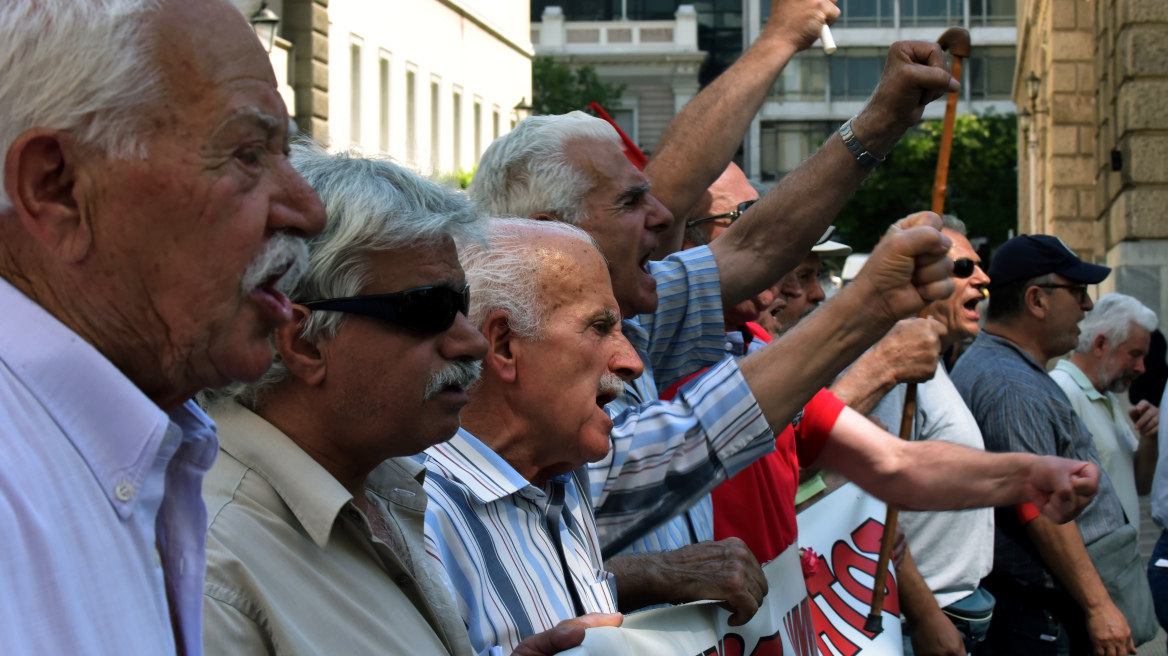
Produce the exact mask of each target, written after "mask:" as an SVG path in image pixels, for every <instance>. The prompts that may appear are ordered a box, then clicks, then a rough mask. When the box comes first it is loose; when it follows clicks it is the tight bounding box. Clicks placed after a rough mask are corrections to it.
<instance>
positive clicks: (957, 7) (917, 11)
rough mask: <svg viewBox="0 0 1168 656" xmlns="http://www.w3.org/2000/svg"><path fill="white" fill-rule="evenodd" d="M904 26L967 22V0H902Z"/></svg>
mask: <svg viewBox="0 0 1168 656" xmlns="http://www.w3.org/2000/svg"><path fill="white" fill-rule="evenodd" d="M900 12H901V13H900V24H901V26H902V27H931V26H942V25H962V24H963V23H965V0H902V4H901V6H900Z"/></svg>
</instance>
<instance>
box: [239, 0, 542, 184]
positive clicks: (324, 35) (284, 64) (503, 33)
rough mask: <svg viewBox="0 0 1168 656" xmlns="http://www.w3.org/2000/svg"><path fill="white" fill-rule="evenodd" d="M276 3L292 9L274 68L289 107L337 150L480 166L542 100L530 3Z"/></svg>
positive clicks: (446, 170)
mask: <svg viewBox="0 0 1168 656" xmlns="http://www.w3.org/2000/svg"><path fill="white" fill-rule="evenodd" d="M252 4H254V5H255V6H256V7H257V8H258V6H259V0H254V1H253V3H252ZM267 4H268V7H269V8H271V9H272V10H273V11H275V12H276V14H277V15H279V16H280V25H279V32H278V33H279V37H278V38H277V41H276V47H274V48H273V51H272V63H273V68H275V69H276V73H277V77H279V78H281V80H282V85H281V89H282V90H284V91H285V93H284V95H285V101H286V102H288V107H289V112H290V113H291V114H292V115H293V119H294V120H295V121H296V123H297V126H298V128H299V129H300V131H301V132H302V133H304V134H306V135H308V136H311V137H312V138H314V139H316V140H317V141H320V142H321V143H323V144H325V145H327V146H328V147H329V148H331V149H334V150H342V149H354V150H356V151H358V152H362V153H364V154H367V155H388V156H391V157H393V158H394V159H396V160H398V161H399V162H401V163H403V164H405V165H406V166H409V167H410V168H413V169H415V170H418V171H421V172H423V173H431V172H436V173H440V174H450V173H457V172H460V171H471V170H472V169H473V168H474V167H475V166H476V165H477V164H478V160H479V157H480V156H481V155H482V152H483V150H484V149H485V148H486V147H487V146H488V145H489V144H490V142H491V141H492V140H493V139H495V138H496V137H498V136H500V135H501V134H505V133H507V132H509V131H510V130H511V128H512V127H513V126H514V125H515V123H516V122H517V121H518V120H520V119H521V118H522V117H523V109H522V107H523V106H524V105H526V104H527V102H526V101H527V100H529V99H530V98H531V58H532V56H533V50H532V47H531V41H530V40H529V34H530V25H529V20H528V12H529V7H528V3H527V2H519V1H517V0H331V1H330V0H269V1H268V3H267ZM243 9H244V13H245V14H248V8H247V7H244V8H243ZM252 11H254V9H253V10H252Z"/></svg>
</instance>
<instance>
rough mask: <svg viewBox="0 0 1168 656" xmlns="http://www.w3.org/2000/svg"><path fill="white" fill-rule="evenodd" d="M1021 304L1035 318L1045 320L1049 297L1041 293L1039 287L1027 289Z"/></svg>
mask: <svg viewBox="0 0 1168 656" xmlns="http://www.w3.org/2000/svg"><path fill="white" fill-rule="evenodd" d="M1022 303H1023V304H1024V305H1025V306H1026V310H1027V311H1028V312H1029V313H1030V314H1031V315H1033V316H1034V317H1035V318H1037V319H1045V318H1046V311H1047V309H1048V308H1047V306H1048V304H1049V303H1050V297H1048V296H1047V295H1046V294H1045V293H1044V292H1043V291H1042V288H1041V287H1033V286H1032V287H1027V288H1026V294H1025V295H1024V296H1023V297H1022Z"/></svg>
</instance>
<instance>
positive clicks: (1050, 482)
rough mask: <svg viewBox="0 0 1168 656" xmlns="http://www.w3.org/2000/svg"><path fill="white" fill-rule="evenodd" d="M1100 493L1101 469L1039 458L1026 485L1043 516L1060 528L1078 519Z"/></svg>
mask: <svg viewBox="0 0 1168 656" xmlns="http://www.w3.org/2000/svg"><path fill="white" fill-rule="evenodd" d="M1098 491H1099V468H1098V467H1096V466H1095V465H1093V464H1091V463H1089V462H1080V461H1078V460H1067V459H1065V458H1056V457H1054V456H1040V457H1038V458H1037V459H1036V460H1035V462H1034V465H1033V466H1031V468H1030V476H1029V480H1027V482H1026V494H1027V495H1028V496H1029V497H1030V500H1031V501H1032V502H1033V503H1034V505H1035V506H1036V507H1037V508H1038V510H1039V512H1041V513H1042V514H1043V515H1045V516H1046V517H1047V519H1049V520H1051V521H1052V522H1055V523H1058V524H1065V523H1067V522H1069V521H1070V520H1072V519H1074V518H1075V517H1078V515H1079V513H1080V512H1082V511H1083V508H1085V507H1087V504H1088V503H1090V502H1091V499H1092V498H1094V497H1095V493H1096V492H1098Z"/></svg>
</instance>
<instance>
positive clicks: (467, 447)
mask: <svg viewBox="0 0 1168 656" xmlns="http://www.w3.org/2000/svg"><path fill="white" fill-rule="evenodd" d="M426 455H428V456H429V457H430V461H431V466H434V465H437V466H438V467H440V468H441V469H442V470H443V473H444V474H446V475H447V477H448V478H451V479H453V480H455V481H457V482H458V483H459V484H461V485H462V486H463V487H465V488H466V489H467V491H469V492H470V493H471V494H472V495H474V497H475V498H476V499H478V501H479V503H482V504H484V505H485V504H488V503H492V502H494V501H498V500H499V499H502V498H504V497H507V496H510V495H512V494H515V493H516V492H519V491H520V490H523V489H525V488H527V487H533V486H532V485H531V483H529V482H528V481H527V479H525V478H523V477H522V476H520V475H519V472H517V471H515V468H514V467H512V466H511V465H509V464H508V463H507V461H506V460H503V458H502V457H500V456H499V454H497V453H495V452H494V451H492V450H491V448H490V447H488V446H487V445H485V444H483V443H482V442H481V441H479V439H478V438H477V437H475V436H474V435H471V434H470V433H468V432H466V430H465V429H462V428H460V429H458V433H456V434H455V436H454V437H452V438H450V441H448V442H444V443H442V444H438V445H435V446H432V447H430V448H429V449H426Z"/></svg>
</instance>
